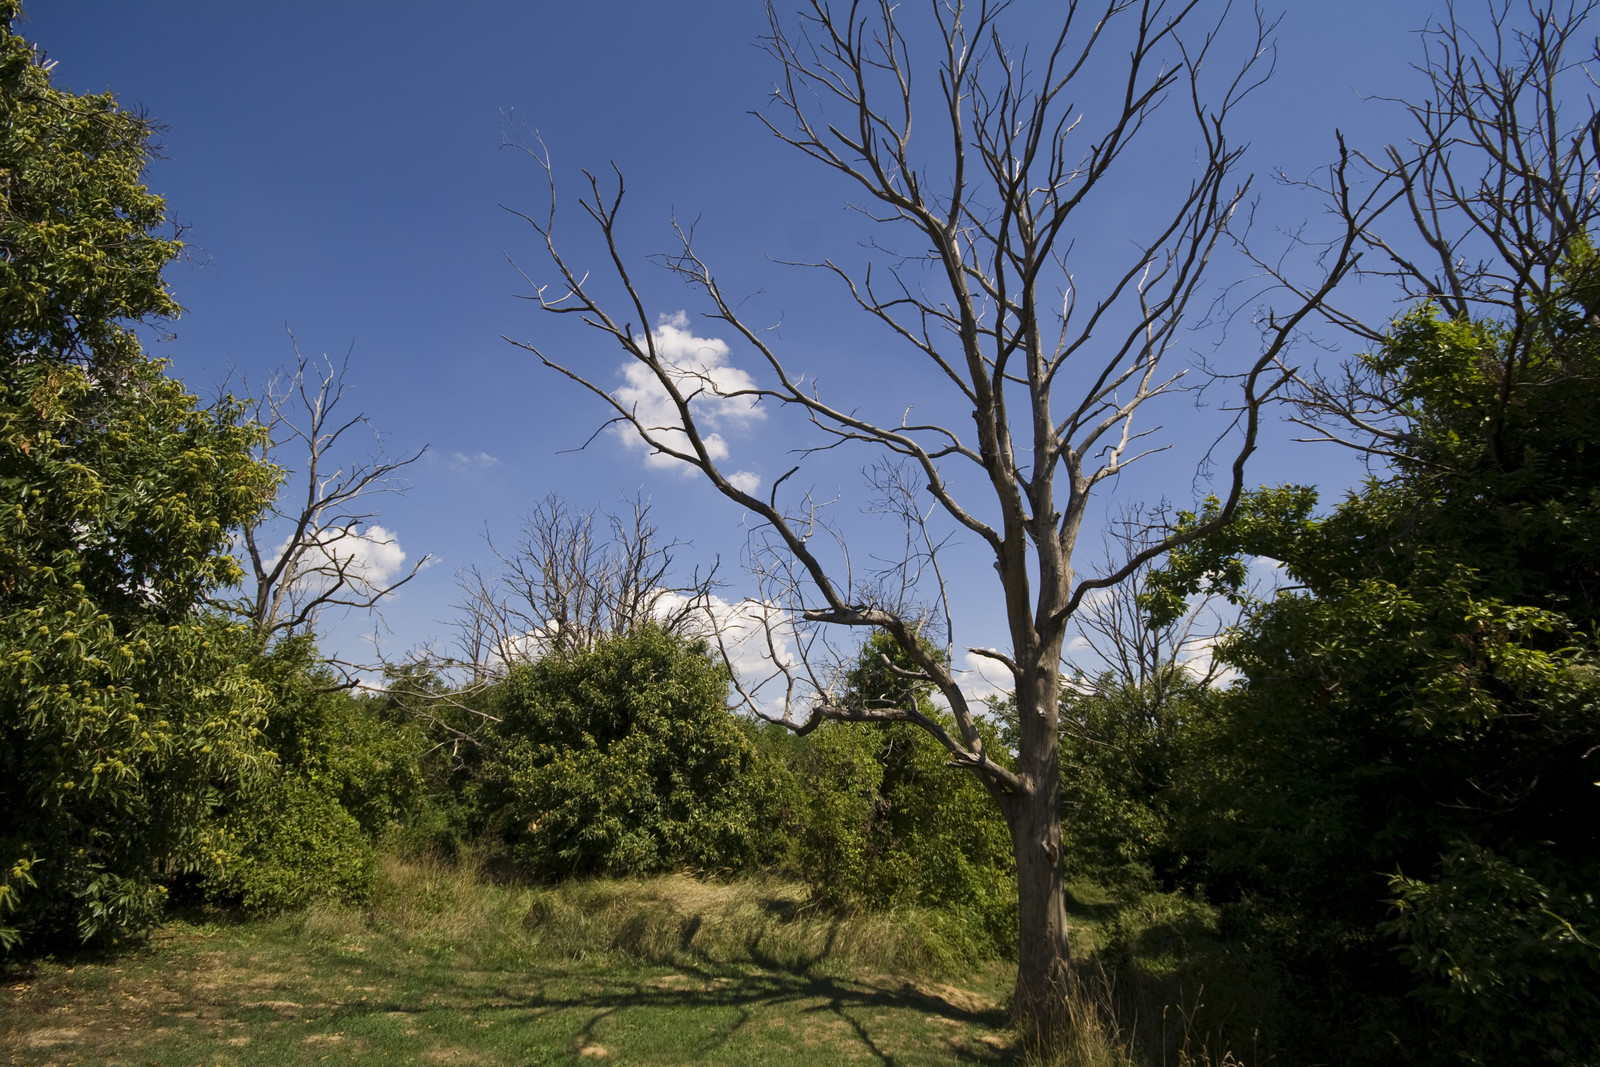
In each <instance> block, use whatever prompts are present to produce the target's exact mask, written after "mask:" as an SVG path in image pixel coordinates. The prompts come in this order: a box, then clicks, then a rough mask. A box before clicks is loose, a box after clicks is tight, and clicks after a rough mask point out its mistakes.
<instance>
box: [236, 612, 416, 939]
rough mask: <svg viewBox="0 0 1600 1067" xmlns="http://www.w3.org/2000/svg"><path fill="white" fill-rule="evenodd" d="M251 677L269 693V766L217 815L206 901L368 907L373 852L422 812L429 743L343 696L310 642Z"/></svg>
mask: <svg viewBox="0 0 1600 1067" xmlns="http://www.w3.org/2000/svg"><path fill="white" fill-rule="evenodd" d="M251 670H252V674H253V676H254V677H255V678H256V679H257V680H258V681H259V682H260V683H261V684H262V686H263V687H264V688H265V690H266V691H267V692H268V693H269V694H270V698H271V703H270V705H269V710H268V713H267V717H266V722H265V723H264V724H263V728H262V743H263V747H264V748H265V749H266V751H267V752H268V753H270V754H271V756H272V757H273V758H272V760H271V761H270V763H269V764H268V765H267V766H264V767H262V768H260V769H259V771H258V772H257V773H256V774H255V775H253V776H252V777H251V778H249V779H248V780H245V781H243V782H240V783H238V785H237V788H236V790H234V791H232V792H231V793H230V795H229V796H228V797H227V798H226V799H225V800H224V802H223V804H222V806H221V808H220V809H219V811H218V812H217V816H216V823H215V827H214V829H215V833H214V834H213V841H212V848H211V851H210V854H209V858H210V860H211V865H210V867H209V868H208V869H207V871H206V872H205V873H206V890H207V892H208V893H209V894H210V895H211V896H212V897H213V898H216V899H221V900H228V901H238V902H239V903H241V904H243V905H244V906H245V907H247V908H251V909H256V910H276V909H282V908H290V907H297V906H300V905H303V904H306V903H309V902H311V901H314V900H326V899H341V900H352V899H358V898H361V897H363V896H364V895H365V894H366V893H367V891H368V890H369V889H370V888H371V884H372V878H373V875H374V872H375V871H376V863H377V857H376V851H375V848H374V846H375V844H376V843H377V842H378V841H379V840H380V839H382V838H383V837H385V836H386V835H389V834H391V833H393V832H395V831H396V830H398V829H400V828H401V827H403V826H404V825H405V824H406V823H407V822H409V820H410V819H411V818H412V816H413V813H414V812H416V811H417V810H418V809H419V808H420V807H421V805H422V802H423V796H424V790H425V783H424V780H423V776H422V771H421V767H420V762H419V761H420V757H421V755H422V752H423V750H424V749H425V748H426V747H427V744H428V742H427V738H426V736H425V735H424V734H423V732H422V730H421V729H420V728H419V727H418V726H417V725H416V724H414V723H411V722H405V721H400V720H397V719H394V718H392V717H385V716H384V715H383V714H382V711H383V708H382V705H381V704H380V703H378V702H376V701H369V700H360V699H357V698H355V697H353V696H351V695H350V693H349V692H348V691H347V690H345V689H343V688H341V687H339V686H338V685H336V683H335V681H334V679H333V677H332V675H331V673H330V672H329V671H328V670H327V669H326V668H325V667H322V666H320V665H319V661H318V659H317V656H316V650H315V648H314V647H313V646H312V644H311V641H310V639H309V638H308V637H305V636H298V637H295V638H291V639H290V640H288V641H284V642H280V643H279V644H278V645H276V646H275V647H274V648H273V649H272V650H271V651H269V652H268V653H267V654H266V655H264V656H261V657H258V658H256V659H255V660H254V662H253V663H252V665H251Z"/></svg>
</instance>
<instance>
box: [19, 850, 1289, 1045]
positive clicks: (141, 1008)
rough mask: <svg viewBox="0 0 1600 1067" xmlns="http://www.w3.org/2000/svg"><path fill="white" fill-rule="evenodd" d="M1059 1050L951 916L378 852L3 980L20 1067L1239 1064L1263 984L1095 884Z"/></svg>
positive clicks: (1197, 917)
mask: <svg viewBox="0 0 1600 1067" xmlns="http://www.w3.org/2000/svg"><path fill="white" fill-rule="evenodd" d="M1071 901H1072V911H1073V917H1074V936H1075V938H1076V942H1075V943H1076V946H1077V947H1076V952H1075V954H1076V955H1077V956H1078V957H1079V958H1078V961H1077V968H1076V973H1077V975H1078V978H1077V981H1076V983H1075V985H1074V987H1073V989H1072V990H1071V991H1070V993H1069V994H1068V995H1067V996H1066V998H1065V1004H1064V1015H1065V1017H1066V1019H1067V1026H1066V1027H1065V1028H1064V1029H1063V1030H1062V1031H1060V1032H1058V1033H1056V1034H1054V1035H1053V1039H1052V1041H1051V1042H1050V1043H1049V1044H1048V1047H1046V1046H1044V1045H1041V1044H1040V1043H1039V1042H1037V1041H1030V1040H1028V1039H1027V1038H1028V1035H1021V1036H1020V1037H1019V1036H1018V1035H1017V1034H1016V1033H1015V1032H1014V1031H1012V1030H1011V1029H1010V1027H1009V1025H1008V1019H1007V1012H1006V997H1007V994H1008V993H1009V991H1010V984H1011V981H1012V979H1013V977H1014V963H1012V962H1010V961H1004V960H987V961H973V960H971V959H969V958H967V957H966V956H964V955H963V952H962V948H961V946H962V945H964V944H968V943H969V940H968V939H964V938H963V937H961V936H960V931H959V930H958V929H956V928H954V927H952V926H951V925H950V924H952V923H955V922H956V921H957V920H954V919H952V918H951V917H950V916H948V915H943V914H940V913H936V912H920V911H913V910H904V911H900V912H891V913H887V914H861V915H846V916H840V915H834V914H830V913H827V912H823V911H820V910H817V909H815V908H813V907H810V906H809V905H808V902H807V897H806V894H805V891H804V888H803V887H802V886H799V885H796V884H794V883H790V882H786V881H783V880H780V879H776V878H759V877H758V878H747V879H740V880H732V881H706V880H702V879H697V878H694V877H690V876H688V875H667V876H662V877H654V878H644V879H612V880H592V881H575V882H569V883H565V884H562V885H558V886H551V887H533V886H518V885H505V884H495V883H493V882H491V881H489V880H487V879H485V878H483V877H482V876H481V875H480V874H479V872H478V871H477V870H475V869H474V868H473V866H472V865H471V864H451V863H444V862H439V861H432V860H401V859H398V858H395V857H389V858H387V859H385V861H384V867H383V874H382V877H381V879H380V882H379V886H378V888H377V890H376V892H375V893H374V895H373V898H372V900H371V902H370V904H368V905H367V906H365V907H361V908H353V907H336V906H320V907H315V908H311V909H308V910H306V911H303V912H296V913H292V914H285V915H280V916H276V917H271V918H263V919H253V920H248V921H245V920H239V919H238V918H237V917H235V916H230V915H228V914H225V913H211V914H193V915H190V916H188V917H187V918H186V919H184V920H182V921H177V922H174V923H172V924H170V925H169V926H168V927H166V928H165V929H163V930H162V931H160V932H158V933H157V934H156V935H155V936H154V937H153V938H152V939H151V940H150V941H149V943H147V944H146V945H144V946H142V947H138V948H135V949H131V950H125V951H123V952H121V953H119V954H116V955H111V956H105V957H100V958H80V959H75V960H70V961H65V960H58V961H46V962H41V963H37V964H34V965H31V966H30V967H28V968H27V969H25V970H22V971H18V972H16V973H13V974H10V975H8V976H7V980H6V982H5V984H4V996H3V1000H0V1033H4V1034H5V1035H6V1036H4V1037H3V1038H0V1049H4V1051H5V1054H6V1056H7V1058H8V1062H11V1063H15V1064H25V1065H34V1064H58V1063H59V1064H67V1063H74V1064H77V1063H82V1064H97V1063H106V1064H110V1063H130V1064H144V1063H150V1064H177V1065H183V1064H197V1065H198V1064H280V1063H314V1062H337V1063H351V1064H368V1063H370V1064H380V1063H381V1064H384V1065H385V1067H390V1065H395V1064H407V1063H433V1062H459V1063H473V1064H539V1063H577V1062H585V1063H587V1062H596V1061H611V1062H618V1063H639V1064H679V1063H712V1064H716V1063H727V1064H762V1063H774V1064H778V1063H781V1064H799V1065H802V1067H803V1065H806V1064H819V1065H820V1064H836V1063H851V1062H861V1063H884V1062H892V1063H895V1064H897V1065H908V1064H921V1063H928V1064H935V1063H939V1064H942V1063H952V1062H966V1063H1021V1064H1025V1065H1028V1067H1147V1065H1148V1067H1155V1065H1160V1067H1234V1065H1238V1064H1240V1063H1242V1062H1243V1061H1241V1060H1240V1059H1239V1058H1238V1056H1239V1054H1240V1052H1241V1051H1242V1052H1243V1053H1244V1055H1245V1057H1246V1059H1250V1058H1251V1050H1252V1049H1253V1042H1252V1036H1253V1035H1252V1033H1251V1031H1250V1029H1249V1021H1250V1019H1252V1018H1253V1017H1255V1016H1256V1015H1257V1014H1259V1012H1260V1011H1262V1010H1264V1009H1263V1007H1262V1003H1261V1002H1262V999H1263V997H1265V996H1269V995H1270V993H1269V992H1263V990H1262V989H1261V988H1258V987H1260V986H1261V981H1260V979H1261V976H1260V975H1259V974H1256V973H1255V972H1253V971H1251V970H1250V968H1249V966H1248V961H1244V960H1241V959H1239V958H1237V957H1236V955H1235V954H1234V949H1233V947H1232V946H1230V945H1229V944H1228V943H1227V942H1226V941H1224V940H1223V939H1222V938H1220V936H1219V935H1218V934H1217V930H1216V918H1217V917H1216V914H1215V912H1214V910H1212V909H1208V908H1206V907H1204V906H1202V905H1197V904H1194V903H1193V902H1189V901H1185V900H1183V899H1182V898H1179V897H1176V896H1172V895H1168V894H1159V893H1142V894H1140V893H1134V894H1123V895H1117V894H1113V893H1109V892H1106V891H1103V890H1101V889H1099V888H1098V887H1095V886H1092V885H1084V886H1076V887H1074V892H1073V894H1072V896H1071Z"/></svg>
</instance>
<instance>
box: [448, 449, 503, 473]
mask: <svg viewBox="0 0 1600 1067" xmlns="http://www.w3.org/2000/svg"><path fill="white" fill-rule="evenodd" d="M499 462H500V460H499V459H498V458H497V457H495V456H491V455H489V453H487V452H452V453H450V465H451V466H453V467H461V468H464V469H467V470H487V469H488V468H490V467H493V466H494V465H495V464H496V463H499Z"/></svg>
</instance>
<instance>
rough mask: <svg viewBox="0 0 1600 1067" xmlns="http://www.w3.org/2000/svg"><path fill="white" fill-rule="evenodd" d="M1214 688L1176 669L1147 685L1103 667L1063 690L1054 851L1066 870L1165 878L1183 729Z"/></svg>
mask: <svg viewBox="0 0 1600 1067" xmlns="http://www.w3.org/2000/svg"><path fill="white" fill-rule="evenodd" d="M1215 699H1216V693H1215V692H1214V691H1212V690H1210V689H1207V688H1204V687H1202V686H1200V685H1198V684H1197V683H1196V682H1195V681H1194V680H1193V679H1192V678H1191V677H1190V676H1189V675H1188V674H1187V673H1186V672H1185V671H1184V670H1183V669H1182V668H1173V669H1172V670H1170V671H1169V672H1168V673H1167V676H1165V677H1162V678H1159V679H1156V680H1153V681H1151V682H1148V683H1146V684H1145V685H1142V686H1138V685H1129V684H1125V683H1123V682H1120V681H1119V680H1118V679H1116V678H1114V677H1112V676H1111V675H1109V674H1108V675H1106V676H1104V677H1102V678H1100V679H1098V680H1097V681H1096V682H1095V683H1094V684H1093V685H1092V686H1081V685H1080V686H1073V687H1068V688H1066V689H1064V690H1063V692H1062V695H1061V727H1060V729H1061V742H1060V745H1061V747H1060V760H1061V830H1062V835H1063V844H1062V853H1063V860H1064V862H1065V864H1066V868H1067V872H1068V875H1069V876H1072V877H1080V878H1083V877H1090V878H1094V879H1095V880H1097V881H1100V882H1102V883H1107V884H1110V883H1117V882H1122V881H1130V880H1131V881H1132V882H1134V883H1137V882H1141V881H1144V880H1147V879H1148V878H1149V877H1150V875H1151V874H1154V875H1155V876H1156V877H1157V878H1158V879H1159V880H1160V881H1162V882H1168V883H1170V882H1171V881H1172V880H1173V879H1174V878H1175V877H1176V876H1177V874H1178V872H1179V871H1180V870H1181V868H1182V866H1183V856H1182V855H1181V854H1180V853H1179V852H1178V850H1177V845H1176V843H1175V842H1174V840H1173V837H1172V833H1171V827H1172V825H1173V820H1174V817H1175V814H1174V811H1173V805H1174V799H1175V798H1174V792H1173V789H1174V779H1175V776H1176V775H1177V774H1178V768H1179V766H1180V765H1181V762H1182V760H1183V754H1184V748H1185V745H1186V743H1187V739H1188V731H1189V730H1190V728H1191V727H1192V726H1193V724H1194V723H1195V722H1196V721H1197V720H1199V719H1200V718H1201V717H1203V715H1204V705H1206V704H1208V703H1211V702H1213V701H1214V700H1215Z"/></svg>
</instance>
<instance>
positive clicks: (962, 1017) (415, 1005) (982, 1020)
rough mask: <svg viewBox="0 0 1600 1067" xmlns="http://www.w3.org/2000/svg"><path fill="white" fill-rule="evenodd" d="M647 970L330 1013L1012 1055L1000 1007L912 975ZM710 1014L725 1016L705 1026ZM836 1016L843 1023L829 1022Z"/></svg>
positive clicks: (990, 1060) (553, 974)
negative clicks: (754, 1029) (780, 1035)
mask: <svg viewBox="0 0 1600 1067" xmlns="http://www.w3.org/2000/svg"><path fill="white" fill-rule="evenodd" d="M643 966H645V967H646V968H647V969H648V970H650V971H653V972H657V973H652V974H648V975H633V976H628V977H623V976H621V975H618V974H616V973H615V971H613V970H609V969H601V968H598V967H595V966H586V965H583V964H571V965H567V966H544V967H539V968H538V969H537V970H535V971H533V972H532V973H529V974H528V975H527V976H526V983H525V985H524V986H523V987H522V988H520V989H513V988H510V987H509V986H508V985H507V984H505V981H504V979H505V977H506V976H505V975H504V973H503V972H502V973H500V974H497V975H495V978H497V979H499V981H494V982H490V983H484V984H477V985H474V984H466V983H463V984H459V985H457V986H456V987H455V988H448V987H444V988H436V989H435V991H434V995H431V996H430V997H428V998H426V999H423V998H418V999H417V1000H407V1001H398V1000H393V999H389V1000H385V1001H376V1002H373V1001H364V1002H360V1003H349V1002H345V1003H341V1004H337V1005H330V1006H329V1007H330V1008H331V1011H330V1012H329V1013H328V1014H327V1015H326V1016H325V1018H326V1020H327V1023H329V1024H331V1025H334V1026H336V1027H338V1026H343V1025H348V1024H349V1023H350V1022H352V1021H353V1020H356V1019H359V1018H362V1017H368V1016H379V1015H386V1014H387V1015H401V1014H404V1015H412V1016H421V1015H425V1014H428V1013H430V1012H437V1011H441V1010H443V1011H447V1012H452V1013H464V1014H470V1015H471V1016H472V1017H474V1018H478V1019H485V1020H490V1021H493V1022H496V1023H498V1024H500V1025H517V1024H518V1023H531V1021H532V1020H534V1019H541V1020H548V1019H549V1018H550V1017H551V1016H552V1015H560V1016H566V1015H570V1016H571V1017H572V1025H571V1027H570V1029H568V1028H567V1027H565V1026H563V1027H562V1028H561V1029H562V1030H563V1031H564V1032H566V1033H567V1034H568V1035H569V1036H568V1041H569V1042H570V1046H569V1047H570V1048H571V1049H572V1050H573V1051H574V1052H579V1051H581V1050H582V1049H584V1048H587V1047H591V1046H600V1045H602V1043H609V1042H610V1041H611V1040H613V1039H611V1038H607V1037H606V1034H605V1032H604V1031H605V1030H606V1028H607V1026H608V1025H611V1024H615V1023H617V1022H618V1021H620V1020H622V1019H623V1018H624V1017H625V1016H627V1015H628V1014H629V1013H637V1014H641V1015H644V1016H646V1019H645V1021H646V1022H648V1023H649V1024H650V1025H651V1026H652V1027H653V1028H658V1029H659V1028H664V1027H670V1026H672V1025H673V1024H674V1022H676V1023H677V1024H679V1025H680V1026H681V1027H682V1028H683V1030H684V1031H686V1032H687V1031H692V1035H690V1036H687V1037H685V1038H683V1039H682V1040H681V1041H680V1042H679V1043H678V1045H676V1046H675V1048H674V1051H675V1054H677V1055H680V1056H681V1057H682V1058H683V1059H684V1060H685V1061H686V1062H690V1061H693V1060H696V1059H699V1058H703V1057H706V1056H710V1055H712V1054H714V1053H715V1052H716V1051H717V1050H718V1049H720V1048H722V1047H723V1046H725V1045H727V1044H728V1043H729V1042H730V1041H732V1040H734V1039H735V1038H736V1037H738V1036H740V1035H741V1032H743V1031H745V1030H746V1029H747V1028H748V1027H750V1026H751V1025H752V1024H753V1023H756V1022H761V1021H768V1022H770V1021H773V1020H781V1019H787V1020H792V1021H793V1023H794V1024H795V1026H796V1027H797V1028H798V1030H799V1031H800V1032H801V1033H802V1034H804V1035H816V1034H818V1033H820V1032H823V1031H830V1032H832V1033H833V1034H835V1035H837V1038H836V1039H835V1049H836V1054H834V1055H828V1054H827V1053H825V1052H824V1051H823V1050H821V1049H819V1050H818V1052H819V1055H822V1056H827V1057H828V1058H827V1059H826V1060H824V1059H819V1060H818V1062H831V1061H832V1060H833V1059H847V1058H859V1052H860V1051H864V1052H865V1053H866V1054H867V1055H868V1056H869V1057H870V1058H871V1062H875V1063H880V1064H885V1065H893V1064H896V1063H899V1062H901V1059H899V1058H897V1053H896V1052H895V1051H894V1050H895V1049H896V1048H900V1047H905V1046H907V1045H910V1046H920V1048H919V1051H918V1054H916V1055H914V1056H913V1057H912V1058H914V1059H928V1058H933V1057H937V1058H938V1059H939V1060H940V1061H941V1062H950V1063H982V1064H1009V1063H1013V1062H1014V1056H1013V1053H1012V1052H1011V1050H1010V1049H1009V1048H1007V1047H1004V1046H1003V1045H1002V1044H1001V1043H1000V1042H998V1041H996V1042H995V1044H993V1045H991V1044H990V1043H989V1042H987V1041H984V1040H983V1039H982V1035H986V1034H997V1033H1000V1032H1003V1028H1004V1027H1005V1025H1006V1016H1005V1012H1004V1011H1003V1010H1002V1009H1000V1008H995V1007H982V1006H977V1005H974V1004H963V1003H958V1002H957V1000H959V999H961V998H959V995H957V996H956V997H955V998H952V997H951V996H948V995H944V994H941V993H939V992H934V991H929V990H927V989H921V988H918V987H917V986H915V985H914V984H912V983H911V982H909V981H905V980H893V979H885V980H883V981H881V982H871V981H863V980H857V979H851V978H841V977H836V976H832V975H826V974H817V973H808V972H803V971H795V970H790V969H784V970H777V969H767V968H763V967H761V965H760V964H757V965H756V967H755V968H750V967H737V966H724V965H717V964H712V963H706V964H690V965H687V966H685V965H682V964H679V965H677V966H672V967H670V968H667V967H658V966H651V965H643ZM951 992H952V993H954V992H955V991H954V990H952V991H951ZM324 1010H327V1009H324ZM675 1016H676V1019H675V1018H674V1017H675ZM708 1018H713V1019H716V1020H717V1021H716V1023H715V1024H714V1025H708V1024H707V1022H706V1020H707V1019H708ZM830 1022H832V1023H836V1024H837V1025H833V1026H831V1027H830V1026H829V1025H828V1024H829V1023H830ZM930 1023H931V1024H933V1025H931V1026H930V1025H929V1024H930ZM941 1024H942V1025H941ZM951 1024H953V1025H951ZM974 1031H977V1032H978V1033H977V1034H974ZM839 1044H845V1045H854V1046H855V1047H856V1050H857V1051H856V1052H855V1053H854V1054H853V1055H852V1054H851V1053H850V1050H848V1049H845V1048H839V1047H838V1045H839ZM624 1051H626V1050H624ZM899 1055H900V1056H904V1053H900V1054H899Z"/></svg>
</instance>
